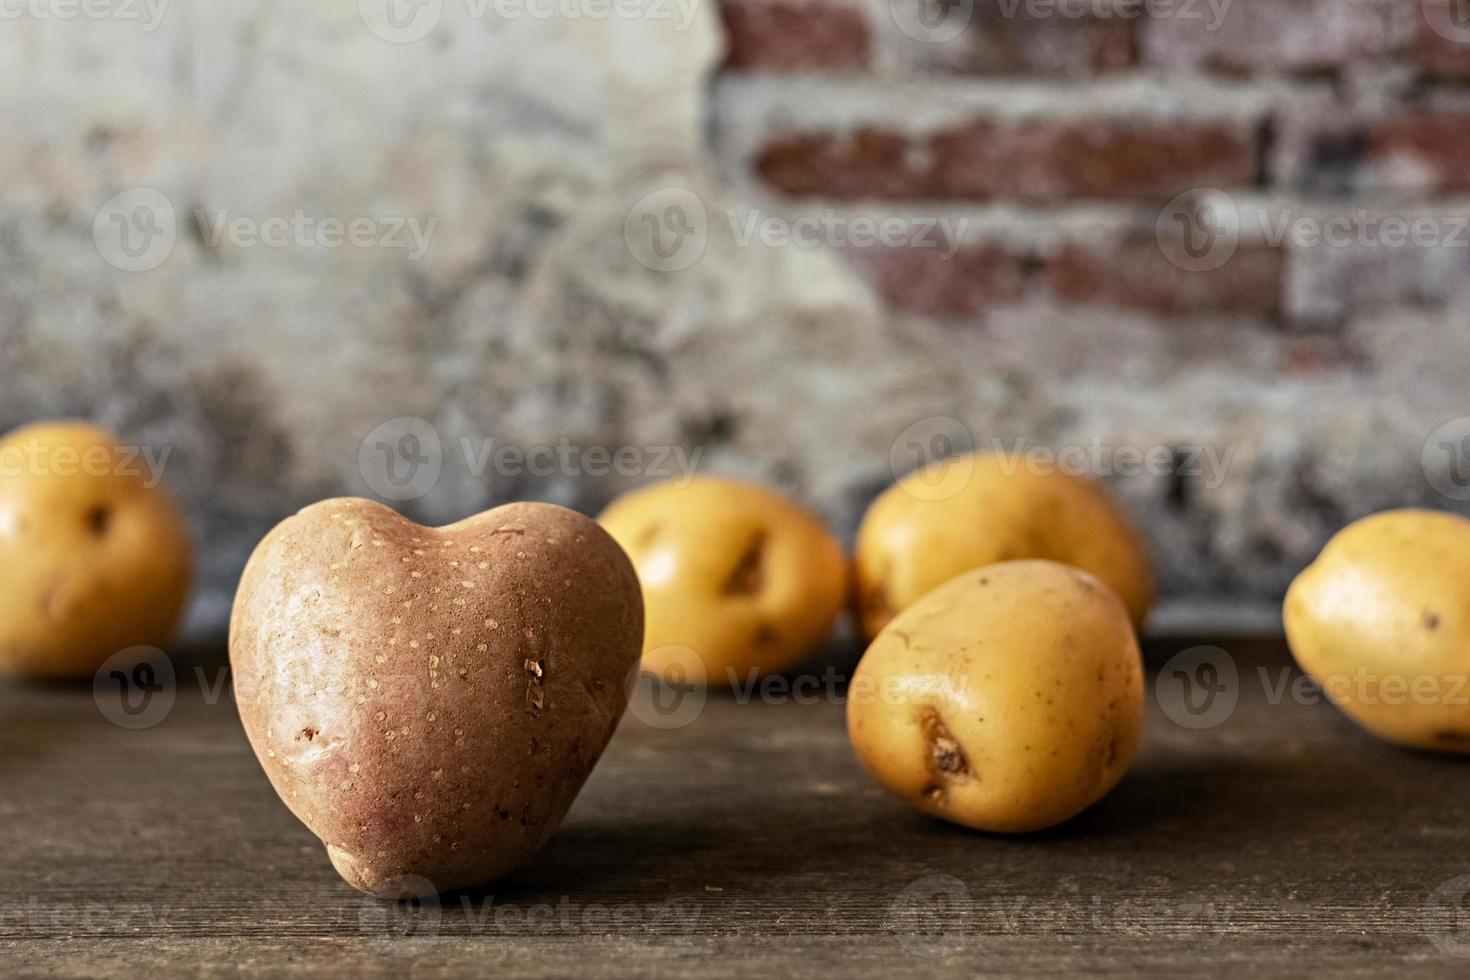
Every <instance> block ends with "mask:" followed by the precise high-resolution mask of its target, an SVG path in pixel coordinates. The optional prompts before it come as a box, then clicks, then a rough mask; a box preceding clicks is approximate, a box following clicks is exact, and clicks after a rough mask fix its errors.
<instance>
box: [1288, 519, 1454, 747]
mask: <svg viewBox="0 0 1470 980" xmlns="http://www.w3.org/2000/svg"><path fill="white" fill-rule="evenodd" d="M1284 619H1285V622H1286V637H1287V641H1288V642H1289V643H1290V645H1291V652H1292V654H1293V656H1295V657H1296V660H1297V663H1298V664H1300V665H1301V668H1302V670H1304V671H1306V672H1307V673H1308V674H1310V675H1311V676H1312V678H1313V679H1315V680H1316V681H1317V683H1318V684H1319V685H1321V687H1322V690H1323V693H1324V694H1325V695H1326V697H1327V698H1328V699H1329V700H1331V701H1332V702H1333V703H1335V704H1337V706H1338V707H1340V708H1341V709H1342V710H1343V711H1344V712H1346V713H1347V715H1348V717H1350V718H1352V719H1353V720H1354V721H1356V722H1357V723H1358V724H1360V725H1362V726H1363V727H1364V728H1366V729H1368V731H1370V732H1372V733H1373V734H1375V735H1377V736H1378V737H1379V738H1383V739H1387V740H1388V741H1390V742H1397V743H1399V744H1401V745H1411V746H1416V747H1418V748H1425V749H1437V750H1440V751H1446V752H1470V521H1467V520H1465V519H1464V518H1462V517H1457V516H1455V515H1453V514H1445V513H1439V512H1437V511H1428V510H1393V511H1387V512H1385V513H1382V514H1376V515H1374V516H1372V517H1368V518H1364V519H1363V520H1360V521H1357V522H1356V523H1354V524H1350V525H1348V526H1347V527H1346V528H1344V529H1343V530H1341V531H1339V532H1338V533H1337V535H1336V536H1335V537H1333V539H1332V540H1331V541H1329V542H1328V543H1327V547H1325V548H1323V549H1322V554H1320V555H1319V556H1317V560H1316V561H1314V562H1313V563H1312V564H1311V565H1309V566H1308V567H1307V569H1306V570H1305V571H1303V572H1302V573H1301V575H1299V576H1297V579H1296V581H1294V582H1292V584H1291V588H1290V589H1289V590H1287V593H1286V606H1285V609H1284Z"/></svg>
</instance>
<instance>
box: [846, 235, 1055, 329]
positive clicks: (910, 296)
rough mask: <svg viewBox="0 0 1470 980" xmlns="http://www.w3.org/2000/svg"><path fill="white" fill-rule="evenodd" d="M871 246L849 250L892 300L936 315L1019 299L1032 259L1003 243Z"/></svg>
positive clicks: (895, 304) (964, 313)
mask: <svg viewBox="0 0 1470 980" xmlns="http://www.w3.org/2000/svg"><path fill="white" fill-rule="evenodd" d="M948 252H949V249H948V246H947V244H946V246H945V247H943V248H915V247H898V248H885V247H872V248H862V249H853V250H851V251H850V252H849V253H848V255H849V257H850V259H851V260H852V262H853V263H854V264H855V265H856V266H857V267H858V268H859V270H860V271H862V273H863V274H864V276H865V278H867V279H868V280H869V281H870V282H872V284H873V286H874V288H875V289H877V290H878V292H879V293H880V294H881V295H882V296H883V298H884V300H885V301H886V302H887V303H888V305H889V306H891V307H893V308H895V309H898V310H903V311H905V312H908V313H919V314H924V315H927V316H935V317H963V316H974V315H977V314H980V313H983V312H985V311H986V310H988V309H991V308H992V307H995V306H1000V305H1004V304H1006V303H1012V302H1015V301H1017V300H1019V299H1020V298H1021V296H1022V294H1023V292H1024V290H1025V287H1026V281H1027V276H1028V272H1029V269H1030V267H1031V265H1032V263H1031V260H1030V259H1028V257H1027V256H1025V255H1024V254H1021V253H1020V252H1018V251H1016V250H1014V249H1010V248H1007V247H1006V246H1004V245H1000V244H986V245H971V246H964V247H962V248H960V249H959V250H958V251H956V252H954V254H952V255H950V254H948Z"/></svg>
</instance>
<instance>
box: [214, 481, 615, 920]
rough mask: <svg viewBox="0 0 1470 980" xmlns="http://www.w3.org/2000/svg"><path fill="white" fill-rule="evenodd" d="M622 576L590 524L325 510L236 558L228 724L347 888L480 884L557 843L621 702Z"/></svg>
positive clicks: (532, 507) (562, 517) (544, 517)
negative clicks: (440, 521)
mask: <svg viewBox="0 0 1470 980" xmlns="http://www.w3.org/2000/svg"><path fill="white" fill-rule="evenodd" d="M642 639H643V604H642V600H641V598H640V596H639V589H638V580H637V577H636V576H635V575H634V572H633V567H632V565H631V563H630V562H629V561H628V558H627V556H626V555H624V554H623V551H622V549H621V548H619V547H618V545H617V543H616V542H614V541H613V539H612V538H611V537H609V536H608V535H607V533H606V532H605V531H603V530H602V529H601V528H600V527H598V526H597V524H596V523H594V522H593V521H591V520H589V519H588V518H586V517H583V516H582V515H580V514H577V513H575V512H573V511H570V510H566V509H565V508H562V507H556V506H552V505H550V504H527V503H522V504H509V505H507V506H504V507H498V508H496V509H494V510H491V511H487V512H485V513H483V514H480V515H479V516H477V517H472V518H470V519H468V520H465V521H461V522H460V523H458V524H454V525H451V526H449V527H445V528H437V529H435V528H427V527H421V526H419V525H417V524H415V523H413V522H411V521H409V520H407V519H405V518H403V517H401V516H400V515H398V514H397V513H395V512H394V511H392V510H390V509H389V508H387V507H384V506H382V505H380V504H376V503H372V502H370V501H366V500H353V499H340V500H328V501H324V502H322V503H319V504H316V505H314V506H311V507H308V508H306V509H305V510H303V511H301V512H300V513H299V514H297V515H296V516H295V517H292V518H290V519H288V520H286V521H284V522H282V523H281V524H280V525H279V526H277V527H276V528H275V530H273V531H272V532H271V533H270V534H269V535H268V536H267V537H266V538H265V540H264V541H263V542H261V544H260V546H259V547H258V548H257V549H256V551H255V554H254V555H253V556H252V557H251V559H250V563H249V565H248V566H247V567H246V569H245V575H244V578H243V579H242V580H241V583H240V590H239V593H238V595H237V596H236V599H235V608H234V615H233V617H232V619H231V622H230V661H231V664H232V666H233V671H234V677H235V685H236V697H237V701H238V703H239V707H240V717H241V719H242V720H243V722H244V724H245V731H246V734H247V735H248V736H249V738H250V743H251V745H252V746H253V747H254V749H255V753H256V755H257V757H259V759H260V762H261V764H262V765H263V766H264V767H265V771H266V774H267V775H268V776H269V777H270V781H271V784H272V785H273V786H274V787H275V789H276V792H278V793H279V794H280V795H281V799H283V800H284V801H285V802H286V805H287V806H288V807H290V808H291V812H292V813H294V814H296V816H297V817H298V818H300V819H301V821H302V822H303V823H305V824H306V825H307V827H309V828H311V831H312V832H313V833H314V834H316V835H317V836H318V837H320V838H321V839H322V841H323V843H325V844H326V847H327V853H328V855H329V856H330V857H331V860H332V864H333V865H334V866H335V867H336V868H337V870H338V871H339V872H340V873H341V874H342V877H343V878H345V879H346V880H347V881H348V882H349V883H350V884H351V885H353V886H354V887H356V888H359V889H361V890H363V891H366V892H370V893H373V894H378V895H383V896H386V897H395V898H397V897H402V896H404V895H407V894H424V893H429V892H433V891H447V890H450V889H454V888H461V887H466V886H470V885H476V884H481V883H484V882H487V881H490V880H492V879H494V878H496V877H498V876H500V875H502V874H504V873H505V872H507V871H509V870H511V869H512V868H514V867H516V866H517V865H519V864H521V863H523V862H524V861H526V860H528V859H529V858H530V857H531V856H532V855H534V854H535V853H536V852H537V851H538V850H540V848H541V847H542V845H544V844H545V843H546V841H547V840H548V839H549V838H550V837H551V835H552V834H553V833H554V832H555V831H556V828H557V826H558V825H559V824H560V823H561V821H562V818H563V817H564V816H565V815H566V812H567V810H568V808H570V806H571V804H572V800H573V799H574V798H575V797H576V795H577V793H578V791H579V790H580V789H581V787H582V784H583V782H584V781H585V780H586V778H587V775H588V774H589V773H590V772H591V771H592V767H593V766H594V765H595V764H596V762H597V760H598V757H599V756H600V755H601V754H602V750H603V749H604V748H605V747H606V745H607V742H608V739H610V738H611V737H612V733H613V730H614V729H615V728H616V727H617V724H618V720H619V719H620V718H621V717H622V714H623V709H624V707H625V706H626V704H627V681H628V679H629V678H630V677H631V676H632V673H633V671H634V669H635V667H636V665H637V663H638V654H639V650H640V648H641V644H642Z"/></svg>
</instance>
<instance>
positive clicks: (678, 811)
mask: <svg viewBox="0 0 1470 980" xmlns="http://www.w3.org/2000/svg"><path fill="white" fill-rule="evenodd" d="M1226 646H1227V648H1228V649H1229V651H1230V653H1231V655H1232V662H1233V663H1234V664H1235V666H1236V668H1237V673H1238V677H1239V684H1238V691H1239V703H1238V704H1237V706H1236V708H1235V710H1234V711H1233V713H1231V714H1230V715H1229V717H1228V719H1226V720H1224V721H1223V723H1221V724H1219V725H1218V726H1215V727H1211V728H1206V729H1201V730H1192V729H1189V728H1185V727H1182V726H1180V725H1178V724H1175V723H1174V722H1172V721H1170V720H1169V718H1168V717H1167V716H1166V714H1165V713H1164V712H1163V711H1161V710H1160V707H1159V703H1158V701H1157V699H1155V698H1154V697H1153V696H1152V695H1151V697H1150V730H1149V732H1148V735H1147V738H1146V748H1145V751H1144V754H1143V756H1142V758H1141V759H1140V761H1139V763H1138V765H1137V767H1136V768H1135V770H1134V771H1133V773H1131V774H1130V776H1129V777H1128V778H1127V779H1126V780H1125V781H1124V783H1123V784H1122V785H1121V786H1120V787H1119V788H1118V790H1117V791H1116V792H1115V793H1114V794H1113V795H1112V796H1110V797H1109V798H1108V799H1106V800H1105V801H1103V803H1101V804H1100V805H1098V806H1097V807H1095V808H1093V809H1092V810H1091V811H1089V812H1088V813H1086V814H1084V815H1083V816H1082V817H1080V818H1078V819H1077V820H1075V821H1073V822H1071V823H1070V824H1068V825H1066V826H1064V827H1062V828H1060V829H1057V830H1054V831H1051V832H1048V833H1043V834H1039V835H1034V836H1031V837H1025V838H1005V837H996V836H988V835H984V834H978V833H973V832H968V831H964V830H961V829H959V828H955V827H951V826H948V825H945V824H943V823H940V822H937V821H934V820H930V819H928V818H926V817H923V816H921V815H919V814H917V813H913V812H910V811H909V810H907V809H906V808H905V807H904V806H903V805H902V804H900V803H897V802H896V801H894V800H892V799H890V798H888V797H887V796H886V795H885V794H884V793H883V791H882V790H881V789H879V788H878V787H877V786H875V785H874V784H873V783H872V782H871V781H870V780H869V779H868V778H867V777H866V775H865V774H864V773H863V772H862V771H861V770H860V769H859V768H858V766H857V764H856V763H855V761H854V760H853V757H852V753H851V750H850V748H849V746H848V744H847V738H846V734H845V731H844V727H843V712H842V708H841V705H840V704H837V703H833V702H832V701H831V700H830V699H827V698H825V697H824V698H819V699H817V702H816V703H808V704H802V703H794V702H790V701H788V702H787V703H762V702H760V701H758V700H757V701H756V702H754V703H737V702H736V701H735V700H732V699H731V698H730V697H729V696H723V697H717V698H711V699H710V700H709V701H708V703H707V704H705V705H704V707H703V709H702V710H701V711H699V712H698V714H697V717H696V718H695V720H693V721H692V722H691V723H690V724H688V725H687V726H684V727H676V728H668V729H663V728H658V727H652V726H650V725H649V724H647V723H645V722H644V721H642V720H640V717H638V716H636V715H630V717H629V718H628V719H627V720H626V721H625V723H624V726H623V728H622V729H621V730H620V731H619V733H618V736H617V737H616V738H615V739H614V742H613V745H612V747H611V748H610V749H609V751H608V755H607V757H606V758H605V759H604V761H603V763H602V765H601V766H600V767H599V768H598V770H597V772H596V773H595V774H594V775H593V777H592V780H591V781H590V783H589V784H588V786H587V789H586V790H585V792H584V793H583V795H582V796H581V798H580V799H579V800H578V802H577V804H576V806H575V807H574V808H573V811H572V814H571V816H570V818H569V819H568V821H567V823H566V825H565V826H564V828H563V831H562V833H561V834H560V835H559V836H558V837H557V838H556V839H555V841H554V842H553V843H552V845H551V846H550V847H549V848H548V849H547V850H546V851H545V852H544V853H543V854H542V855H541V857H540V858H539V859H538V860H537V861H536V862H535V863H534V864H533V865H532V866H531V867H528V868H526V869H525V870H523V871H521V872H519V873H517V874H516V875H514V876H513V877H512V878H510V879H507V880H505V881H502V882H500V883H498V884H497V885H495V886H494V887H492V888H489V889H485V890H483V891H477V892H474V893H463V894H456V895H448V896H445V897H443V899H442V900H441V901H440V903H439V904H437V905H435V904H433V903H429V904H427V905H424V906H421V907H418V908H413V907H400V906H396V905H385V904H383V903H380V902H377V901H375V900H371V899H367V898H365V897H363V896H360V895H358V894H357V893H356V892H354V891H352V890H351V889H350V888H348V887H347V886H346V885H345V884H343V883H342V882H341V881H340V879H338V878H337V876H336V874H335V873H334V872H333V871H332V869H331V867H330V866H329V864H328V863H327V860H326V856H325V854H324V853H323V851H322V849H321V847H320V845H319V844H318V843H317V842H316V840H315V838H313V837H312V836H311V834H310V833H308V832H307V831H306V830H305V828H303V827H302V826H300V825H299V824H297V823H296V822H295V821H294V819H293V818H292V817H291V816H290V815H289V814H288V813H287V811H286V810H285V808H284V807H283V806H282V805H281V804H280V803H279V801H278V800H277V799H276V798H275V797H274V795H273V794H272V792H271V789H270V787H269V785H268V784H267V783H266V780H265V777H264V776H263V775H262V773H261V771H260V768H259V767H258V766H257V765H256V763H255V760H254V758H253V757H252V756H251V754H250V751H249V748H248V746H247V745H246V743H245V740H244V737H243V734H242V733H241V729H240V725H239V721H238V718H237V717H236V714H235V709H234V706H233V704H232V703H231V701H230V699H229V695H228V693H227V692H225V691H223V690H222V689H221V688H220V687H219V685H218V682H219V678H220V675H219V674H218V673H217V671H218V670H219V668H218V667H214V666H209V665H205V666H203V667H200V668H198V669H199V670H201V671H202V676H203V678H204V682H203V684H202V685H201V683H200V682H199V679H198V677H199V675H196V673H195V669H194V668H192V667H191V666H189V665H185V666H182V667H181V668H180V670H179V683H178V684H177V696H176V700H175V702H174V704H173V707H172V709H171V710H170V711H169V712H168V713H167V716H166V717H165V718H164V719H163V720H162V721H161V722H160V723H158V724H156V725H153V726H152V727H148V728H145V729H141V730H136V731H134V730H127V729H124V728H120V727H117V726H116V725H114V724H112V723H111V722H110V721H109V720H108V719H107V718H106V717H104V714H103V712H102V711H101V710H100V709H99V707H98V701H97V700H96V699H94V695H93V692H92V691H91V689H89V688H80V689H78V688H64V687H44V686H42V687H38V686H33V685H14V684H10V685H0V818H3V827H4V832H5V837H4V845H3V865H0V884H3V886H4V888H3V895H0V974H3V975H4V976H7V977H29V976H48V977H52V976H129V977H131V976H140V975H150V976H151V975H156V976H218V977H276V976H301V977H318V976H323V977H325V976H332V977H336V976H341V975H353V974H357V975H363V976H370V977H372V976H384V977H386V976H404V975H408V976H415V977H440V976H457V975H492V976H497V977H507V976H511V977H515V976H567V975H578V976H582V977H604V976H621V975H628V974H636V975H645V976H682V975H690V974H693V975H719V976H751V977H756V976H760V977H766V976H773V975H774V976H781V975H787V974H793V973H796V972H798V971H800V972H803V973H818V974H829V975H841V976H854V977H878V976H892V975H895V974H901V973H906V972H922V973H942V974H955V973H964V974H979V973H984V974H987V975H1031V974H1037V973H1056V972H1072V971H1082V970H1086V971H1088V972H1091V973H1101V974H1116V975H1120V976H1121V975H1128V976H1132V975H1137V974H1139V973H1148V972H1158V973H1164V974H1170V975H1180V974H1202V973H1218V972H1228V973H1232V974H1234V973H1245V972H1250V973H1252V974H1255V975H1258V976H1276V975H1283V976H1285V975H1302V974H1306V973H1320V972H1323V971H1328V970H1330V971H1334V972H1337V973H1342V974H1345V975H1356V976H1376V975H1381V974H1382V973H1384V972H1387V971H1390V970H1413V971H1414V973H1415V974H1416V975H1417V976H1446V977H1448V976H1465V975H1467V973H1470V914H1466V913H1463V912H1461V911H1460V905H1461V904H1466V905H1470V903H1462V902H1461V901H1460V894H1461V893H1462V892H1470V877H1464V878H1462V877H1461V876H1470V847H1467V844H1470V829H1467V820H1466V817H1467V812H1470V772H1467V771H1466V768H1465V764H1464V763H1462V762H1461V761H1460V760H1458V759H1453V758H1444V757H1436V756H1431V755H1427V754H1422V753H1415V752H1405V751H1401V750H1397V749H1393V748H1390V747H1388V746H1384V745H1381V744H1379V743H1377V742H1375V741H1373V740H1372V739H1371V738H1369V737H1368V736H1366V735H1363V734H1361V733H1360V732H1358V731H1357V730H1356V729H1354V728H1353V727H1352V726H1351V725H1350V724H1349V723H1348V722H1346V721H1345V720H1344V719H1343V718H1342V717H1341V716H1340V715H1339V714H1338V713H1337V711H1336V710H1335V709H1334V708H1332V707H1331V706H1330V705H1327V704H1325V703H1315V704H1304V703H1299V702H1298V701H1297V700H1295V699H1293V697H1292V696H1291V695H1290V693H1289V692H1286V693H1285V694H1284V696H1283V697H1281V698H1280V699H1279V703H1272V700H1273V697H1274V696H1275V694H1276V693H1277V691H1276V689H1277V687H1278V685H1279V684H1280V682H1281V681H1282V680H1283V679H1285V680H1288V681H1289V680H1290V678H1291V676H1292V675H1291V674H1289V673H1287V674H1283V673H1282V672H1283V671H1285V670H1286V669H1287V668H1286V664H1287V660H1286V659H1285V653H1284V651H1283V650H1282V649H1281V648H1280V647H1279V646H1278V645H1276V644H1272V643H1265V644H1263V643H1252V644H1235V645H1231V644H1226ZM1163 652H1164V653H1167V652H1169V651H1163ZM1157 665H1158V660H1157V659H1156V660H1155V661H1154V666H1155V670H1156V669H1157ZM1262 672H1264V673H1262ZM104 700H105V699H104ZM804 700H805V699H804ZM647 707H648V706H647V705H646V704H645V705H644V709H645V710H642V711H640V714H641V715H643V716H644V717H652V718H656V719H657V718H662V717H664V716H660V715H655V714H650V713H649V711H648V710H646V709H647Z"/></svg>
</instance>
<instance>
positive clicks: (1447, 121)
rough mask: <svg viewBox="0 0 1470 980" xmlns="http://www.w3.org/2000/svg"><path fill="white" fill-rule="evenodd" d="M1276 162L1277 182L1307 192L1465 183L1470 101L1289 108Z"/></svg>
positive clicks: (1445, 187) (1459, 186)
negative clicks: (1374, 108)
mask: <svg viewBox="0 0 1470 980" xmlns="http://www.w3.org/2000/svg"><path fill="white" fill-rule="evenodd" d="M1274 169H1275V170H1276V171H1277V173H1278V179H1279V180H1280V181H1281V182H1282V183H1284V184H1287V185H1288V186H1291V187H1293V188H1296V189H1299V190H1304V191H1311V192H1330V193H1341V192H1348V191H1361V190H1374V189H1395V190H1414V191H1420V192H1431V193H1433V192H1445V191H1463V190H1466V189H1470V105H1464V104H1461V105H1458V106H1452V105H1423V106H1405V107H1403V108H1399V109H1395V110H1391V111H1389V112H1384V113H1376V112H1375V113H1370V114H1359V113H1356V112H1354V111H1353V110H1351V109H1347V108H1344V109H1341V110H1338V111H1336V112H1331V113H1323V112H1311V113H1288V114H1286V115H1284V116H1283V117H1282V118H1281V121H1280V125H1279V127H1278V134H1277V146H1276V153H1275V167H1274Z"/></svg>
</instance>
